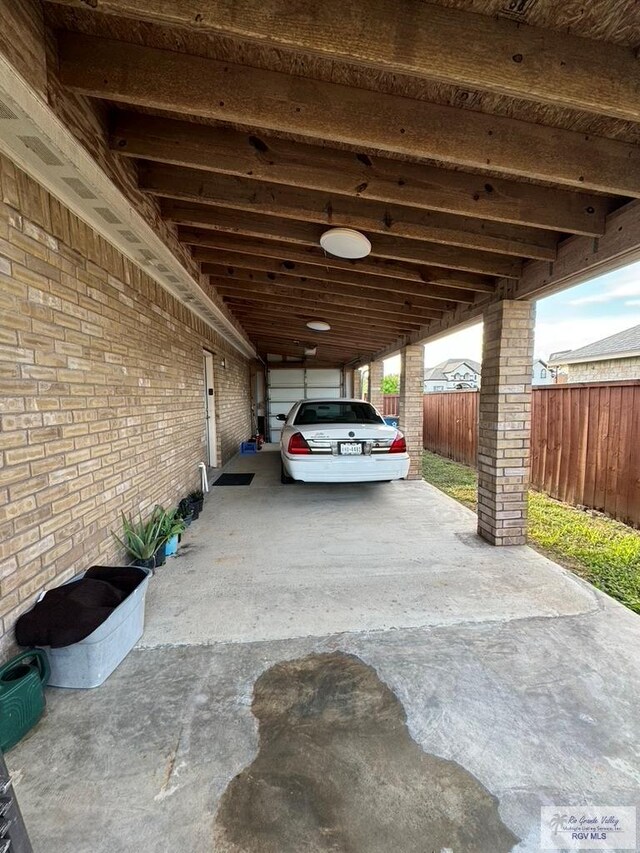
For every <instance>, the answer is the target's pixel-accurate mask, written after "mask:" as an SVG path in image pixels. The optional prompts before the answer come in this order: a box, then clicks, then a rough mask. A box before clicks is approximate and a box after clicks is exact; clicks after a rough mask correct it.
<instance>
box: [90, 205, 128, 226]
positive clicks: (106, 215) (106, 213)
mask: <svg viewBox="0 0 640 853" xmlns="http://www.w3.org/2000/svg"><path fill="white" fill-rule="evenodd" d="M95 211H96V213H99V214H100V216H101V217H102V218H103V219H104V221H105V222H108V223H109V225H122V222H120V220H119V219H118V217H117V216H116V215H115V213H113V212H112V211H111V210H109V208H108V207H96V208H95Z"/></svg>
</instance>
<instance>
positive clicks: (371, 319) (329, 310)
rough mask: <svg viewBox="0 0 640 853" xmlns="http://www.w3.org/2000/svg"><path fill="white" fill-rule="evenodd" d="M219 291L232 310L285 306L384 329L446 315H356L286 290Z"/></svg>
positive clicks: (359, 312)
mask: <svg viewBox="0 0 640 853" xmlns="http://www.w3.org/2000/svg"><path fill="white" fill-rule="evenodd" d="M218 293H219V295H220V296H222V298H223V301H224V302H225V304H227V305H228V306H229V307H230V308H231V309H232V310H233V306H234V305H253V306H254V307H255V308H256V309H260V308H261V307H264V308H271V307H273V308H276V309H277V310H280V309H281V308H282V309H283V310H284V312H286V311H292V312H294V313H296V314H303V313H306V314H308V315H309V319H311V320H313V319H314V317H315V318H318V317H321V318H322V319H325V320H330V318H331V317H334V318H336V319H338V320H344V319H345V317H354V316H357V320H354V321H353V322H354V324H355V325H356V326H364V327H365V328H367V327H371V328H373V327H375V326H381V327H382V328H384V327H385V326H388V328H404V329H408V328H412V327H415V328H420V326H421V325H423V324H424V322H426V321H428V320H439V319H441V318H442V317H443V316H444V312H442V311H440V312H436V311H434V312H433V316H431V317H429V316H427V317H424V318H423V316H422V315H414V316H412V315H411V314H409V313H407V314H405V315H401V316H397V315H393V314H385V313H382V314H376V313H375V312H373V311H367V310H366V309H362V308H359V309H358V310H357V314H354V310H353V308H354V306H349V305H341V304H339V303H337V304H336V303H329V302H314V301H313V300H306V299H296V298H294V297H288V296H287V295H286V294H282V293H281V294H268V293H262V292H260V291H244V290H241V291H238V290H237V289H233V288H225V289H219V290H218Z"/></svg>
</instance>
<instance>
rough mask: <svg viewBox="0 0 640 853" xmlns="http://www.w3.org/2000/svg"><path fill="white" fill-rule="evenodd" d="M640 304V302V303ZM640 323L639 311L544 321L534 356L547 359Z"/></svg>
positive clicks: (537, 336) (538, 324)
mask: <svg viewBox="0 0 640 853" xmlns="http://www.w3.org/2000/svg"><path fill="white" fill-rule="evenodd" d="M637 304H638V305H640V300H638V303H637ZM639 324H640V312H634V313H631V312H627V313H626V314H616V315H613V316H610V317H588V318H582V319H577V318H573V319H559V320H557V321H556V320H541V321H539V322H538V323H536V331H535V357H536V358H543V359H546V358H548V357H549V355H550V354H551V353H552V352H558V351H559V350H566V349H577V348H578V347H583V346H585V344H590V343H593V342H594V341H599V340H602V338H607V337H608V336H609V335H615V334H616V333H617V332H622V331H623V330H624V329H629V328H631V326H637V325H639Z"/></svg>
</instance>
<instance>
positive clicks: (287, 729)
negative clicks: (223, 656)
mask: <svg viewBox="0 0 640 853" xmlns="http://www.w3.org/2000/svg"><path fill="white" fill-rule="evenodd" d="M252 711H253V714H254V715H255V717H256V719H257V720H258V723H259V749H258V753H257V755H256V757H255V759H254V761H253V762H252V763H251V764H250V765H249V766H248V767H246V768H245V769H244V770H243V771H242V772H241V773H239V774H238V775H237V776H236V777H235V778H234V779H232V780H231V782H230V783H229V785H228V786H227V789H226V791H225V792H224V794H223V796H222V799H221V801H220V806H219V809H218V813H217V816H216V823H215V830H214V836H215V838H214V840H215V848H214V849H215V850H216V851H217V853H391V851H393V853H432V851H433V853H441V851H444V850H451V851H455V853H508V851H510V850H511V849H512V848H513V846H514V845H515V844H516V843H517V842H518V841H519V839H518V838H517V837H516V836H515V835H514V834H513V833H512V832H511V831H510V830H509V829H508V827H507V826H505V824H504V823H502V821H501V820H500V816H499V813H498V800H497V799H496V798H495V797H494V796H493V795H492V794H491V793H490V792H489V791H488V790H487V789H486V788H485V787H484V786H483V785H482V784H481V783H480V782H479V781H478V780H477V779H476V778H475V777H474V776H473V775H472V774H471V773H469V772H468V771H467V770H465V769H464V768H463V767H461V766H460V765H459V764H457V763H456V762H454V761H447V760H445V759H443V758H438V757H437V756H435V755H430V754H429V753H425V752H424V751H423V750H422V749H421V747H420V746H419V745H418V744H417V743H416V742H415V741H414V740H413V739H412V738H411V736H410V734H409V731H408V729H407V725H406V714H405V711H404V708H403V706H402V703H401V702H400V700H399V699H398V698H397V696H396V695H395V694H394V693H393V692H392V691H391V690H390V689H389V687H387V685H385V684H384V683H383V682H382V681H381V680H380V679H379V678H378V675H377V674H376V672H375V670H374V669H373V668H372V667H370V666H368V665H366V664H365V663H364V662H363V661H362V660H360V658H358V657H356V656H355V655H348V654H345V653H342V652H332V653H329V654H312V655H309V656H307V657H304V658H299V659H297V660H291V661H285V662H282V663H278V664H276V665H275V666H273V667H271V668H270V669H268V670H267V671H266V672H264V673H263V674H262V675H261V676H260V678H259V679H258V680H257V681H256V683H255V688H254V697H253V704H252Z"/></svg>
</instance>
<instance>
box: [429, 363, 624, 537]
mask: <svg viewBox="0 0 640 853" xmlns="http://www.w3.org/2000/svg"><path fill="white" fill-rule="evenodd" d="M477 424H478V393H477V391H443V392H436V393H431V394H425V396H424V422H423V437H424V447H425V448H426V449H427V450H432V451H433V452H434V453H439V454H440V455H442V456H446V457H448V458H450V459H454V460H456V461H457V462H462V463H464V464H466V465H475V463H476V456H477ZM531 483H532V485H533V487H534V488H537V489H541V490H542V491H545V492H547V493H548V494H550V495H551V496H552V497H554V498H557V499H558V500H562V501H566V502H567V503H571V504H574V505H578V506H587V507H592V508H594V509H597V510H600V511H601V512H605V513H607V514H608V515H611V516H612V517H614V518H618V519H620V520H621V521H624V522H626V523H627V524H632V525H634V526H636V527H640V381H637V380H628V381H621V382H597V383H589V384H586V383H585V384H567V385H551V386H544V387H541V388H535V389H534V390H533V393H532V424H531Z"/></svg>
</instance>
